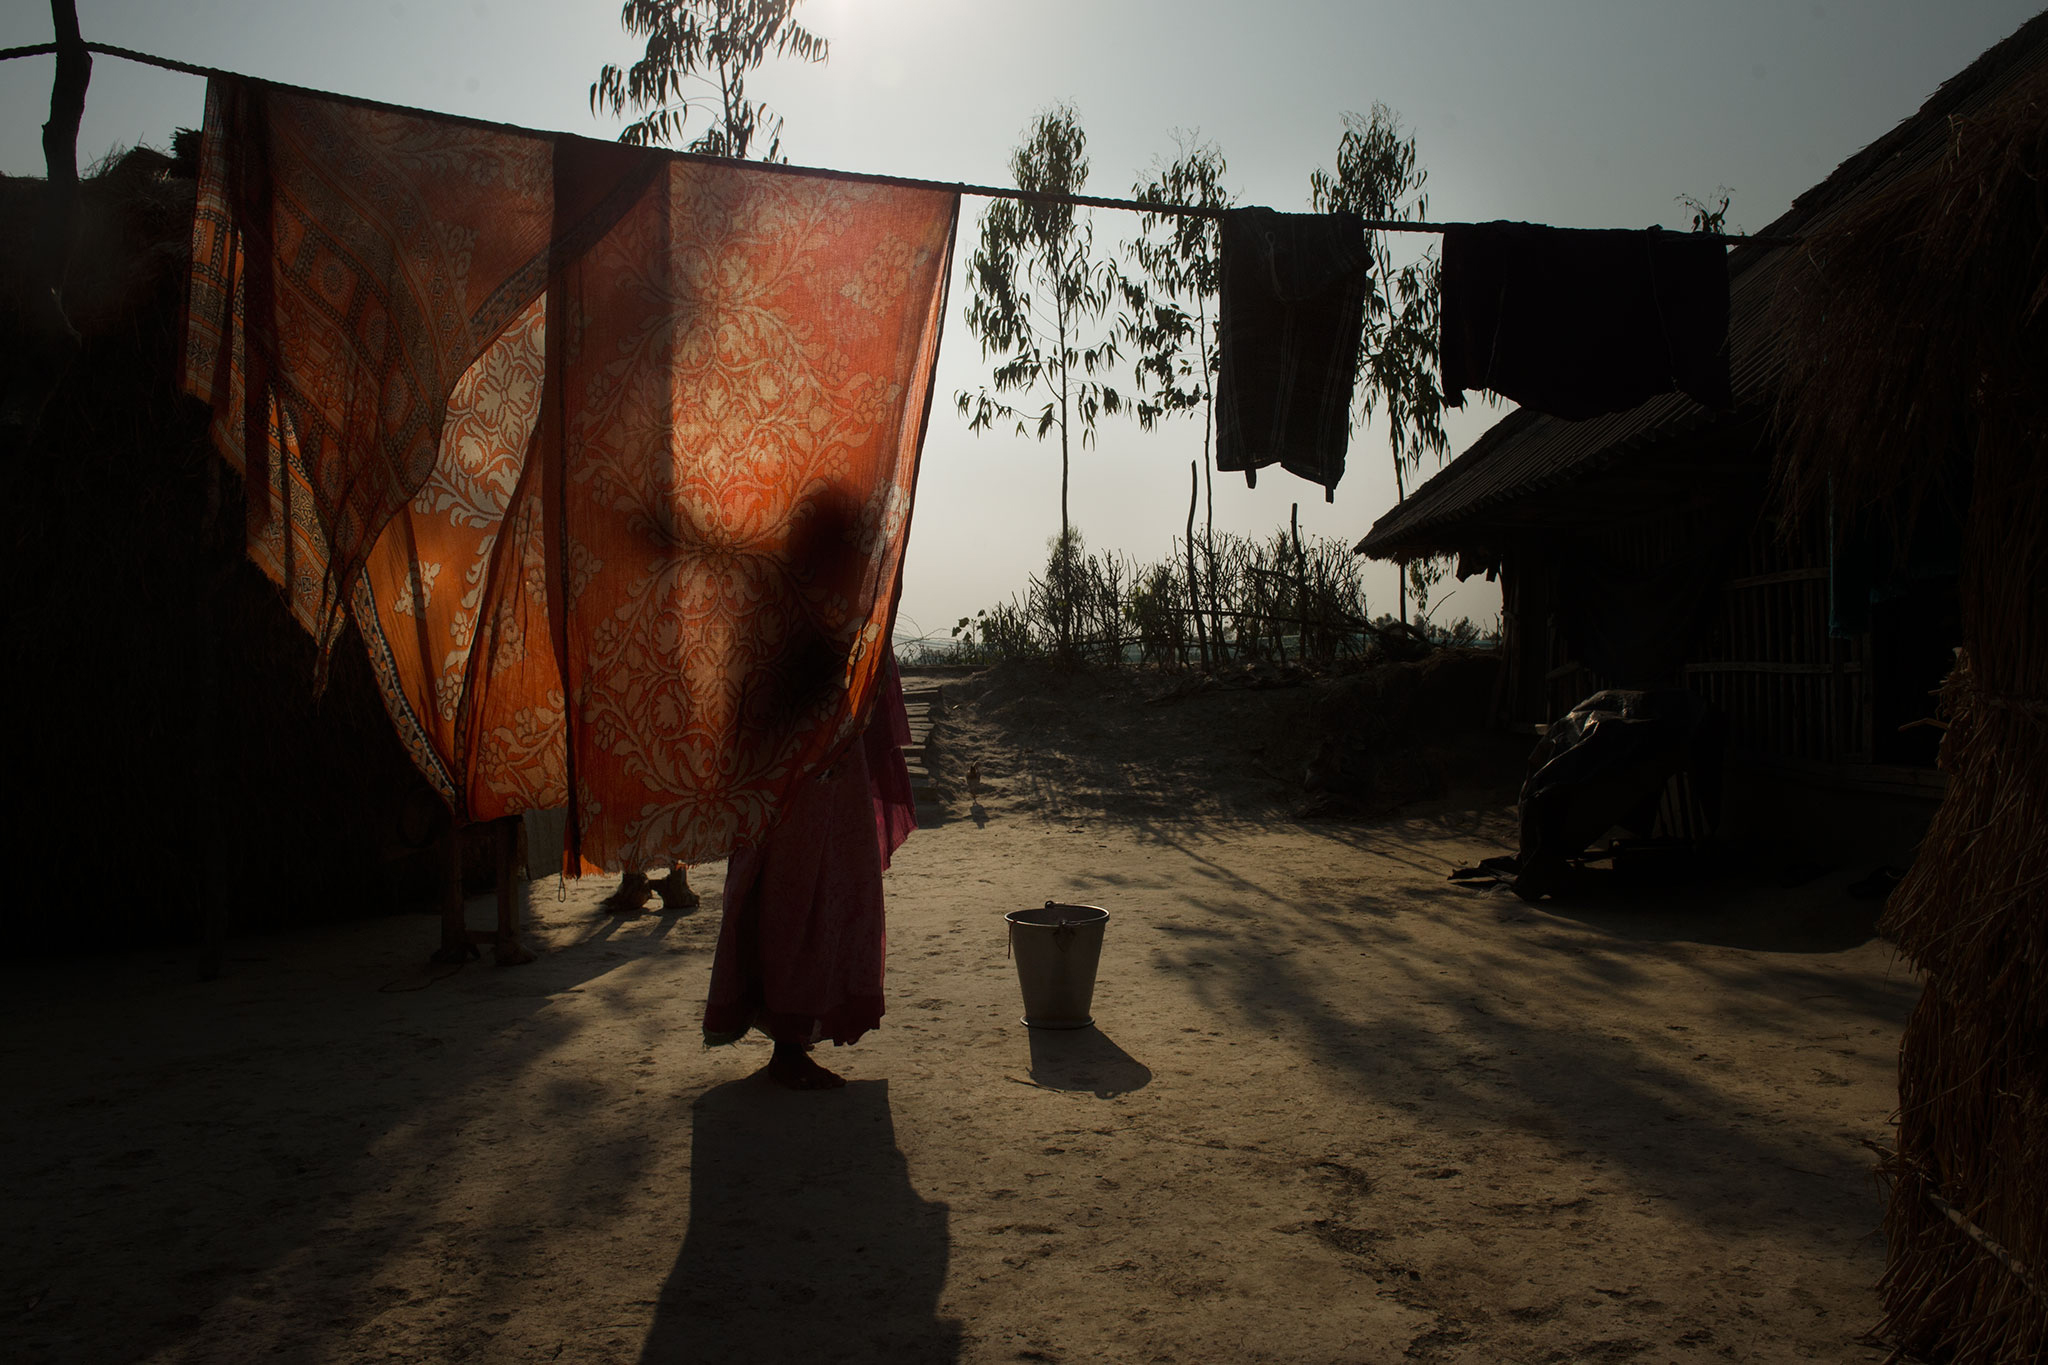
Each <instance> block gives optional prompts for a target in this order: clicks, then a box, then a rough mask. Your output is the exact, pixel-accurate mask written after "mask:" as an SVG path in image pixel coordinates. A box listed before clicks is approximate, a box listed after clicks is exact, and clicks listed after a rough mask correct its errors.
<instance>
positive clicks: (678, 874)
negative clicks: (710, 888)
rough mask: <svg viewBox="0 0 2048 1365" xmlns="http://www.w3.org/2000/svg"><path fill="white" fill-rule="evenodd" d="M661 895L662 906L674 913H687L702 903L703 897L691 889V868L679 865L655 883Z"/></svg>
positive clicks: (655, 887)
mask: <svg viewBox="0 0 2048 1365" xmlns="http://www.w3.org/2000/svg"><path fill="white" fill-rule="evenodd" d="M653 886H654V889H655V891H656V892H657V893H659V894H660V896H661V908H662V909H664V910H667V911H669V912H670V913H672V914H686V913H688V912H689V911H691V910H695V909H696V908H697V907H698V906H699V905H702V904H703V903H704V902H703V899H702V898H701V897H700V896H698V894H697V893H696V892H694V891H692V890H691V889H690V869H688V868H687V867H683V866H681V865H677V866H676V867H673V868H671V869H669V874H668V875H667V876H666V877H663V878H662V879H661V880H660V881H658V882H655V883H653Z"/></svg>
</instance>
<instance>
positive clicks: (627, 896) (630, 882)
mask: <svg viewBox="0 0 2048 1365" xmlns="http://www.w3.org/2000/svg"><path fill="white" fill-rule="evenodd" d="M653 894H654V887H653V885H652V884H651V883H650V882H649V881H648V880H647V874H646V873H645V872H628V873H627V874H626V875H625V876H623V877H621V878H619V889H618V890H616V891H614V892H612V893H611V894H610V895H609V896H606V897H605V898H604V899H603V900H601V901H599V902H598V903H597V905H598V908H599V909H600V910H603V911H605V912H606V913H608V914H613V915H637V914H639V913H640V912H641V911H642V910H645V909H646V908H647V898H648V897H649V896H652V895H653Z"/></svg>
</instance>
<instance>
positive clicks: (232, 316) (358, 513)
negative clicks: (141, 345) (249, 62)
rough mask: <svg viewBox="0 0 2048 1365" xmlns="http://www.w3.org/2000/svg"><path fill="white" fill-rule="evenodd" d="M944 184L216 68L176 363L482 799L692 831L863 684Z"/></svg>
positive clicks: (441, 772) (270, 556)
mask: <svg viewBox="0 0 2048 1365" xmlns="http://www.w3.org/2000/svg"><path fill="white" fill-rule="evenodd" d="M956 209H957V199H956V197H955V196H953V195H951V194H946V193H941V192H936V191H924V190H908V189H898V188H877V187H873V186H865V185H859V184H852V183H848V182H844V181H840V180H835V179H829V178H825V177H817V176H805V175H801V174H791V173H787V172H781V171H775V170H767V169H761V168H758V167H748V166H744V165H740V164H735V163H714V162H707V161H704V160H701V159H694V158H685V157H676V156H671V155H668V154H665V153H660V152H651V151H646V150H642V149H632V148H621V147H619V146H618V145H617V144H612V143H598V142H591V141H587V140H584V139H576V138H567V137H557V138H549V137H543V136H540V135H536V134H527V133H520V132H517V131H512V130H502V129H495V128H487V127H480V126H477V125H471V124H466V123H461V122H458V121H454V120H442V119H435V118H432V117H429V116H424V115H415V114H405V113H398V112H394V111H389V110H384V109H380V108H371V107H364V106H361V105H357V104H353V103H351V102H348V101H343V100H332V99H324V98H319V97H312V96H301V95H297V94H288V93H285V92H280V91H275V90H270V89H267V88H264V87H259V86H253V85H247V84H241V83H228V82H216V84H215V86H214V88H213V89H211V90H210V91H209V95H208V105H207V128H206V150H205V157H204V174H203V177H202V184H201V196H200V212H199V216H198V220H197V222H196V224H195V228H194V267H193V283H192V293H191V306H190V312H189V317H188V330H187V344H186V361H185V364H186V385H187V387H188V389H189V390H190V391H191V392H193V393H194V394H196V395H197V396H199V397H200V398H202V399H204V400H206V401H207V402H209V403H210V404H211V405H212V407H213V410H214V414H215V421H214V436H215V440H216V443H217V444H218V445H219V447H220V449H221V451H222V454H223V455H224V457H226V458H227V459H228V460H229V461H230V463H232V464H234V465H235V466H236V467H237V468H238V469H241V470H242V471H243V472H244V475H245V478H246V480H247V486H248V489H249V504H250V509H251V511H250V526H249V548H250V553H251V556H252V557H253V558H255V559H256V561H257V562H258V563H259V564H261V565H262V566H263V567H264V568H265V570H266V571H267V572H269V573H270V575H271V577H272V578H274V579H275V580H276V581H277V582H278V583H279V584H280V586H281V587H282V588H284V590H285V591H286V594H287V596H288V599H289V600H290V602H291V604H292V609H293V610H294V612H295V613H296V614H297V615H298V617H299V619H300V620H301V622H302V623H304V624H305V625H306V626H307V627H308V629H310V630H312V631H314V632H315V634H316V636H317V637H318V638H319V639H320V640H321V641H322V644H323V650H324V649H327V648H331V647H332V645H333V642H334V641H335V639H336V638H337V636H338V634H339V626H340V623H341V621H342V619H343V617H342V613H343V612H347V613H349V614H350V615H352V616H353V618H354V620H355V622H356V624H357V626H358V627H359V629H360V631H361V634H362V636H363V638H364V641H365V644H366V645H367V646H368V648H369V651H370V655H371V659H372V663H373V664H374V666H375V669H376V673H377V676H378V679H379V682H380V685H381V687H382V689H383V692H384V696H385V701H386V704H387V707H388V709H389V710H390V712H391V714H392V718H393V721H394V723H395V724H396V725H397V727H398V730H399V733H400V735H401V737H402V738H403V739H404V741H405V742H406V744H407V746H408V748H409V750H410V751H411V752H412V753H413V756H414V759H415V761H416V762H417V763H418V764H419V766H420V768H421V770H422V771H423V772H424V773H426V775H427V776H428V778H429V780H431V781H433V782H434V784H435V785H436V786H437V787H438V788H439V789H440V790H441V792H442V794H443V795H444V797H446V798H447V800H448V801H449V803H450V805H451V807H453V808H454V809H455V811H456V812H457V814H458V815H459V816H460V817H462V818H465V819H486V818H492V817H495V816H500V815H508V814H512V813H515V812H518V811H521V810H527V809H537V808H545V807H551V806H559V805H563V804H566V805H568V806H569V808H570V811H571V819H570V822H569V826H570V831H571V833H570V848H569V850H568V865H569V866H570V868H571V870H577V869H581V868H590V867H597V868H605V869H621V868H650V867H654V866H657V865H663V864H665V863H666V862H667V860H670V859H681V860H683V861H686V862H702V861H707V860H709V859H711V858H714V857H717V856H719V855H722V854H724V853H726V852H728V851H729V850H731V849H732V848H734V847H736V846H743V845H750V844H756V843H759V842H760V841H761V840H762V839H764V838H765V836H766V834H767V831H768V830H769V828H770V827H771V826H772V825H773V824H774V823H775V821H776V819H777V817H778V814H779V812H780V809H781V807H782V806H783V805H784V803H785V802H786V800H787V799H788V797H789V795H790V793H791V791H792V790H793V789H794V787H795V786H796V784H797V783H799V782H801V781H803V780H805V779H807V778H808V777H810V776H811V775H812V774H814V773H816V772H818V771H819V770H821V769H822V768H824V767H825V766H826V765H827V764H828V763H830V762H831V761H832V760H833V759H834V758H835V757H836V756H837V755H839V754H840V753H841V752H842V751H843V750H844V748H845V747H846V745H847V743H848V742H849V741H850V740H852V739H854V738H855V737H857V735H858V733H859V729H860V726H861V724H862V723H863V722H864V721H865V718H866V713H867V708H868V705H869V698H870V696H871V694H872V693H873V691H874V688H875V686H876V678H877V667H878V664H879V661H880V659H881V658H882V656H883V655H884V654H885V653H886V641H887V640H888V636H889V628H890V626H891V618H892V615H893V612H894V610H895V599H896V593H897V587H898V582H899V578H900V572H901V566H902V553H903V546H904V543H905V540H906V537H907V534H908V530H909V520H910V507H911V499H912V494H913V492H914V490H915V486H916V475H917V460H918V452H919V448H920V446H921V443H922V439H923V433H924V426H925V422H926V417H927V413H928V409H929V402H930V396H931V380H932V369H933V364H934V361H935V360H936V356H937V346H938V336H939V322H940V318H941V316H942V313H943V306H944V291H945V284H946V279H947V275H948V259H949V255H950V251H951V241H952V230H953V224H954V218H955V215H956Z"/></svg>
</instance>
